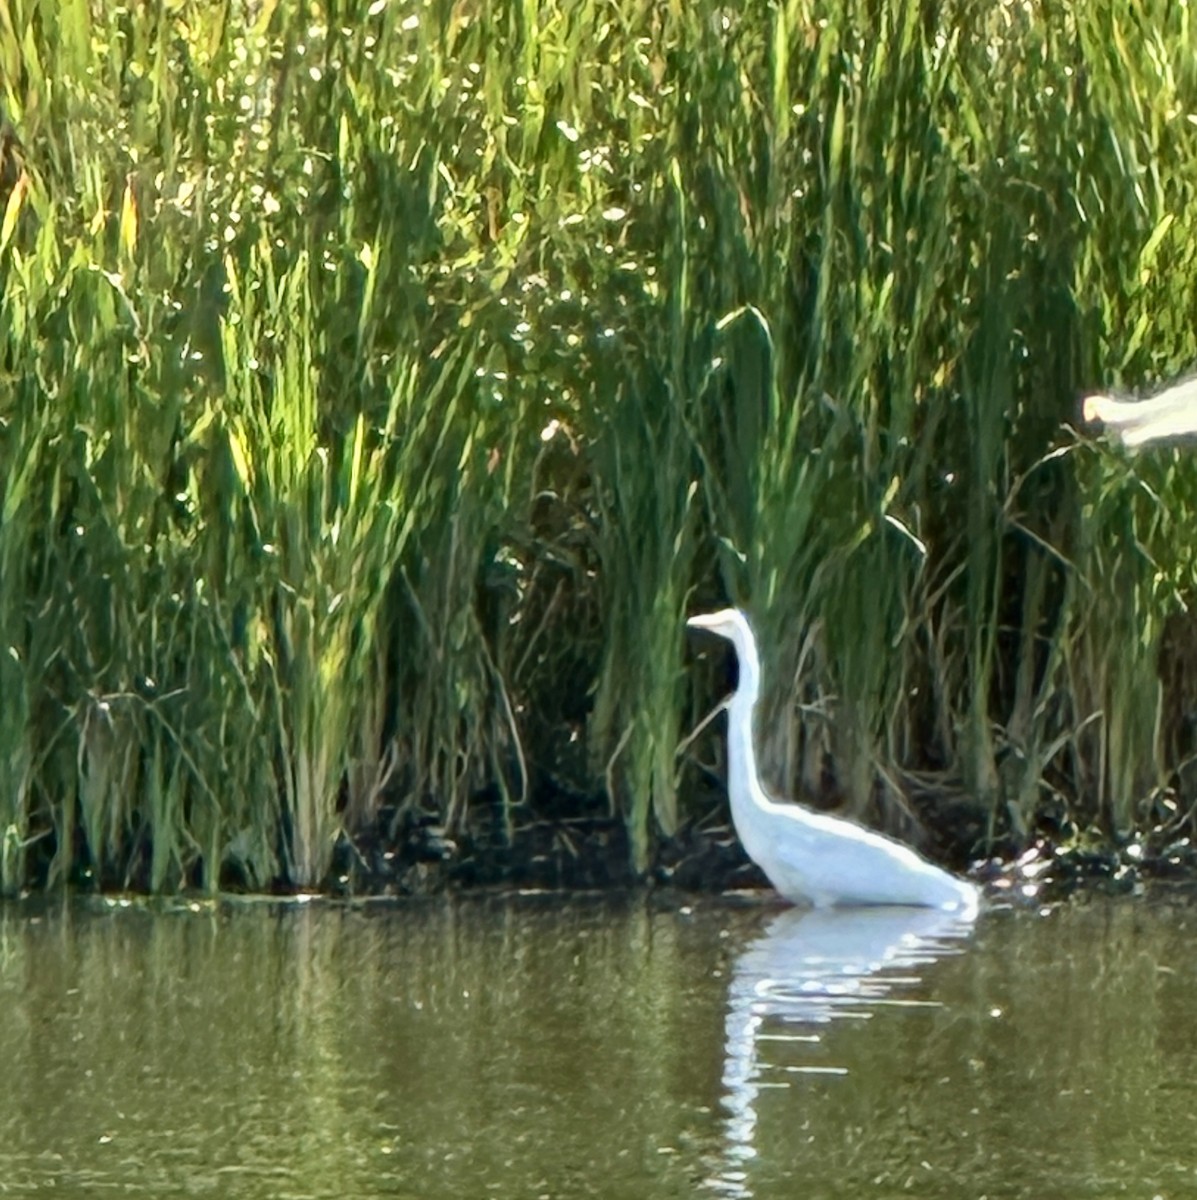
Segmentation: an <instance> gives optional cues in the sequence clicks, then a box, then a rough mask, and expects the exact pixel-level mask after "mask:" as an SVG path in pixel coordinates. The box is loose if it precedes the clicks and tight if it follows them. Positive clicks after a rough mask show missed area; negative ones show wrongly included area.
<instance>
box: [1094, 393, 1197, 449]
mask: <svg viewBox="0 0 1197 1200" xmlns="http://www.w3.org/2000/svg"><path fill="white" fill-rule="evenodd" d="M1081 415H1082V416H1083V417H1084V418H1085V420H1086V421H1100V422H1101V423H1102V424H1103V425H1105V426H1106V427H1107V428H1108V429H1111V430H1113V432H1114V433H1115V434H1116V435H1117V436H1118V438H1119V439H1120V440H1121V441H1122V444H1123V445H1124V446H1126V447H1127V448H1128V449H1131V450H1137V449H1139V448H1140V447H1142V446H1149V445H1151V444H1152V443H1153V442H1169V441H1174V440H1176V439H1177V438H1189V437H1192V436H1193V435H1194V434H1197V377H1193V378H1189V379H1182V380H1181V381H1180V382H1179V383H1175V384H1173V385H1172V386H1171V387H1169V388H1165V389H1164V390H1163V391H1162V392H1158V393H1157V394H1156V395H1154V396H1152V397H1150V398H1149V399H1147V400H1119V399H1117V398H1116V397H1114V396H1086V397H1085V402H1084V404H1083V405H1082V408H1081Z"/></svg>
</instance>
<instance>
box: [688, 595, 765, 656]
mask: <svg viewBox="0 0 1197 1200" xmlns="http://www.w3.org/2000/svg"><path fill="white" fill-rule="evenodd" d="M686 624H687V625H688V626H689V627H690V628H691V629H705V630H706V631H707V632H708V633H717V634H718V635H719V636H720V637H724V638H727V640H728V641H729V642H731V644H732V645H733V646H735V648H736V657H737V658H738V659H739V660H740V663H741V665H745V664H747V663H753V664H755V663H756V638H755V637H753V634H752V626H751V625H750V624H749V623H748V617H747V616H745V614H744V613H743V612H741V611H740V609H738V608H721V609H720V610H719V611H718V612H713V613H703V614H702V615H701V616H697V617H691V618H690V619H689V620H688V621H687V622H686Z"/></svg>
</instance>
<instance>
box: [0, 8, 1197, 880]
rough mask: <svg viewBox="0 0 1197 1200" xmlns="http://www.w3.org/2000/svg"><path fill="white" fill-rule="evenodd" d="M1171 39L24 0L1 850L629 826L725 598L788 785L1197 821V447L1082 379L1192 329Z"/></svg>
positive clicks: (957, 832) (638, 15)
mask: <svg viewBox="0 0 1197 1200" xmlns="http://www.w3.org/2000/svg"><path fill="white" fill-rule="evenodd" d="M1192 33H1193V31H1192V29H1191V28H1190V25H1189V14H1188V9H1187V8H1186V7H1185V6H1183V5H1176V4H1170V3H1165V2H1164V0H1149V2H1147V3H1144V4H1139V5H1135V6H1133V7H1131V8H1127V7H1126V6H1118V5H1115V4H1110V3H1095V4H1064V5H1056V6H1047V7H1043V6H1038V5H1032V4H998V5H993V4H974V3H965V2H963V0H960V2H957V3H949V4H947V5H940V6H936V7H928V6H926V5H916V4H912V3H902V2H900V0H880V2H877V3H863V2H856V0H823V2H815V0H786V2H785V3H781V2H777V3H772V4H768V5H757V6H739V7H734V6H733V7H719V6H716V5H697V6H695V5H685V6H683V5H681V4H672V3H670V4H666V3H659V2H657V0H651V2H649V0H614V2H611V3H590V2H583V3H578V4H565V3H529V2H525V3H522V4H515V3H511V4H508V3H501V4H495V5H479V4H472V3H467V2H464V0H457V2H453V3H451V2H449V0H432V2H430V3H427V4H415V3H405V2H401V0H396V2H394V3H384V2H383V0H377V2H375V3H368V2H367V0H341V2H338V3H331V2H330V3H325V4H319V3H297V4H277V3H274V2H272V0H225V2H223V3H215V4H213V3H209V2H208V0H179V2H177V3H173V4H169V5H167V4H163V5H132V6H126V7H119V6H113V5H108V4H100V3H95V2H89V0H69V2H64V3H56V4H48V3H42V2H38V0H5V2H3V3H0V82H2V85H3V97H2V101H3V106H4V110H5V112H6V114H7V116H8V118H9V120H10V121H11V127H9V126H6V127H5V130H4V135H3V138H2V139H0V140H2V144H3V151H4V159H3V163H2V164H0V212H2V214H3V215H2V218H0V289H2V292H3V297H2V302H0V355H2V369H0V649H2V650H3V653H0V888H2V889H3V890H4V891H9V892H11V891H15V890H19V889H21V888H23V887H27V886H30V885H35V884H36V885H42V884H48V885H54V884H58V883H60V882H63V881H71V880H80V879H86V878H91V879H94V880H98V881H101V882H103V883H105V884H110V885H117V886H120V885H134V886H141V887H149V888H153V889H173V888H178V887H183V886H203V887H208V888H213V887H217V886H220V885H224V884H233V885H242V886H248V887H255V888H256V887H266V886H269V885H272V884H278V883H284V884H291V885H294V886H305V887H307V886H314V885H319V884H321V883H324V882H327V880H328V876H329V871H330V866H331V864H332V863H333V861H334V852H335V850H336V847H337V846H338V844H339V845H340V846H341V847H342V850H341V852H340V853H341V861H342V863H348V864H349V865H350V867H352V865H353V864H354V863H356V862H358V861H359V860H361V861H364V857H365V850H364V849H363V847H364V846H365V845H366V844H367V843H370V844H375V843H377V844H379V845H382V846H384V847H387V846H389V847H394V846H396V845H398V844H399V843H400V842H401V841H402V840H403V838H404V837H405V836H407V831H409V830H410V829H412V828H413V827H414V826H416V825H418V824H419V823H420V821H433V822H435V824H436V826H437V828H438V830H443V832H444V836H445V837H448V838H458V839H460V838H462V837H464V836H467V835H469V836H472V837H474V838H475V839H479V840H488V841H490V842H492V843H496V844H499V845H502V844H503V843H504V841H505V840H507V839H510V838H511V837H512V836H513V833H514V831H516V830H518V829H519V828H520V827H521V826H523V825H526V824H527V823H528V822H530V821H532V820H534V819H536V818H538V817H546V818H554V819H565V818H569V817H571V816H593V815H599V816H601V815H603V814H605V813H607V812H611V813H616V814H619V815H620V816H621V817H622V820H623V822H624V824H625V826H626V830H627V833H628V841H629V846H630V851H629V853H630V855H631V857H632V859H633V862H634V865H635V866H636V868H638V869H644V868H645V867H647V866H648V865H649V864H650V863H651V861H652V859H653V854H654V848H655V847H656V846H657V845H658V844H659V842H660V839H662V838H666V839H667V838H669V837H671V836H672V835H674V834H675V833H676V832H677V831H678V830H679V828H681V827H683V826H686V825H692V824H694V823H695V822H700V821H704V820H708V819H709V818H710V817H711V815H712V813H711V810H710V803H709V792H708V791H704V790H703V789H701V788H700V787H698V786H697V785H698V783H699V782H700V780H701V777H702V772H700V771H699V770H698V769H697V763H698V762H699V761H700V760H701V761H705V762H709V761H710V758H711V755H712V754H713V753H714V743H704V744H703V745H702V746H701V747H699V748H697V749H690V750H687V751H686V752H684V753H682V754H680V755H679V753H678V750H677V748H678V745H679V743H680V742H681V741H682V739H683V737H684V735H685V733H686V731H687V729H688V728H689V727H690V725H691V724H692V723H693V721H694V720H696V719H697V717H698V716H699V715H700V714H701V712H702V710H703V707H704V706H705V705H707V704H709V702H710V701H711V700H712V699H713V697H714V689H715V687H716V683H717V680H716V679H715V677H713V676H712V675H711V673H710V672H704V671H702V670H699V669H697V668H695V666H694V665H693V663H692V662H691V660H690V655H691V653H692V652H691V651H689V650H687V648H686V645H685V641H684V638H683V618H684V615H685V613H686V612H687V611H688V610H689V609H692V608H693V607H695V606H706V605H714V604H718V603H723V602H724V601H726V600H728V599H731V600H733V601H735V602H738V603H744V604H746V605H748V606H749V607H750V608H751V609H752V610H753V611H754V613H755V614H756V616H757V620H758V624H759V626H760V631H761V633H762V635H763V637H764V640H765V644H766V646H767V647H768V654H767V660H768V687H769V696H770V699H769V703H768V717H769V719H768V721H767V722H766V725H765V728H764V730H763V732H764V734H765V739H766V762H767V763H768V764H769V766H770V771H771V774H772V776H773V778H774V781H775V782H777V783H778V784H779V785H781V784H784V785H786V786H788V787H790V788H794V789H803V790H805V792H806V793H807V794H809V795H810V796H811V797H812V799H815V800H817V801H818V802H820V803H823V802H827V803H830V802H832V801H838V802H840V803H841V804H842V805H843V806H844V807H845V808H846V809H847V810H848V811H852V812H856V813H858V814H864V815H866V816H868V818H869V819H871V820H874V821H877V822H879V823H882V824H887V825H889V826H891V827H894V826H898V827H903V828H905V829H906V831H907V832H911V831H912V829H913V826H912V824H911V818H912V817H913V818H916V823H917V825H918V826H920V827H921V829H922V832H923V835H924V837H925V838H926V839H927V840H929V841H930V842H931V843H932V844H933V845H935V846H938V847H939V848H940V849H946V850H950V851H951V852H952V853H954V854H955V855H956V856H958V857H961V856H964V855H967V854H975V853H981V852H984V851H985V850H986V849H987V848H988V847H992V846H1004V847H1007V848H1016V847H1018V846H1020V845H1021V844H1023V843H1025V842H1026V841H1027V840H1028V839H1030V838H1032V837H1034V836H1035V835H1036V834H1037V833H1038V832H1040V831H1043V830H1047V831H1049V832H1050V833H1051V834H1052V835H1053V836H1054V837H1056V838H1058V839H1060V840H1061V841H1064V842H1070V843H1075V844H1089V843H1098V844H1114V843H1116V842H1119V841H1125V840H1126V839H1128V838H1130V837H1132V836H1135V835H1137V834H1138V833H1142V832H1144V831H1146V830H1149V829H1155V828H1159V829H1164V830H1166V831H1168V834H1169V836H1171V835H1172V834H1176V835H1177V836H1180V835H1181V834H1183V833H1185V832H1187V829H1186V828H1185V827H1184V826H1183V820H1184V814H1185V812H1186V810H1187V809H1188V806H1189V805H1190V804H1191V803H1193V801H1194V800H1197V794H1195V784H1194V780H1193V777H1192V772H1191V770H1190V769H1187V767H1186V764H1187V763H1188V762H1189V760H1190V758H1191V756H1192V755H1193V752H1194V743H1195V731H1194V727H1193V722H1192V712H1193V704H1192V700H1191V699H1190V697H1191V695H1192V694H1193V693H1194V687H1195V685H1194V684H1193V683H1192V679H1193V675H1192V674H1191V673H1187V672H1186V671H1185V670H1184V669H1183V668H1184V664H1185V663H1186V662H1187V661H1190V660H1192V659H1195V658H1197V655H1195V653H1194V647H1195V646H1197V640H1195V637H1194V633H1195V630H1194V628H1193V624H1192V622H1191V620H1190V618H1189V616H1188V611H1189V605H1190V604H1191V603H1192V601H1193V599H1194V571H1193V557H1192V550H1191V547H1192V545H1193V536H1192V535H1193V524H1192V519H1191V517H1190V516H1189V512H1190V511H1191V503H1192V501H1193V498H1194V492H1195V490H1197V468H1195V467H1194V465H1193V464H1192V463H1191V462H1190V461H1189V460H1188V459H1187V458H1186V457H1185V456H1184V455H1182V454H1178V453H1176V452H1173V451H1162V452H1153V453H1151V454H1149V455H1144V456H1142V457H1140V458H1138V459H1136V460H1133V461H1132V460H1128V459H1127V458H1126V457H1125V456H1123V455H1121V454H1119V453H1115V452H1113V451H1111V450H1110V449H1108V448H1106V447H1104V446H1103V445H1102V444H1100V443H1096V442H1094V441H1092V440H1090V439H1089V438H1088V437H1086V436H1082V435H1080V434H1078V433H1077V432H1076V431H1075V430H1074V429H1073V428H1072V423H1073V422H1074V421H1075V418H1076V416H1077V413H1078V397H1079V396H1080V395H1081V394H1082V392H1083V391H1084V390H1085V389H1087V388H1092V387H1096V386H1099V385H1100V386H1102V387H1110V386H1113V387H1126V388H1132V387H1139V386H1142V385H1144V384H1147V383H1150V382H1151V381H1153V380H1155V379H1158V378H1161V377H1164V376H1167V375H1169V374H1171V373H1173V372H1175V371H1176V370H1178V369H1179V368H1181V367H1183V366H1184V365H1186V364H1188V363H1190V362H1192V361H1193V360H1194V359H1197V344H1195V342H1197V326H1195V325H1194V322H1193V320H1192V305H1191V295H1192V291H1193V287H1194V283H1195V282H1197V281H1195V278H1194V276H1195V275H1197V266H1195V260H1194V254H1193V251H1192V248H1193V246H1194V245H1197V236H1195V232H1197V231H1195V230H1194V228H1193V225H1194V221H1197V215H1195V214H1197V205H1194V204H1193V203H1191V201H1192V200H1193V190H1194V187H1195V186H1197V184H1195V182H1194V181H1197V60H1195V59H1194V58H1193V55H1192V50H1191V46H1192ZM700 796H703V797H707V798H706V799H703V800H701V801H699V799H698V797H700ZM438 836H440V835H439V834H438Z"/></svg>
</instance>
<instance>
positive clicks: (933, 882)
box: [687, 608, 979, 911]
mask: <svg viewBox="0 0 1197 1200" xmlns="http://www.w3.org/2000/svg"><path fill="white" fill-rule="evenodd" d="M687 624H688V625H689V626H690V627H691V628H692V629H704V630H706V631H707V632H708V633H715V634H718V635H719V636H720V637H723V638H726V639H727V640H728V641H729V642H731V644H732V645H733V646H734V647H735V649H736V656H737V658H738V659H739V666H740V682H739V685H738V686H737V688H736V690H735V692H733V693H732V696H731V699H730V700H729V701H728V703H727V722H728V724H727V790H728V795H729V797H730V799H731V812H732V821H733V823H734V824H735V827H736V833H737V834H738V835H739V838H740V841H741V842H742V843H743V846H744V849H745V850H746V851H747V852H748V857H749V858H751V859H752V861H753V862H754V863H756V864H757V866H758V867H760V868H761V870H762V871H764V872H765V874H766V875H767V876H768V878H769V882H770V883H772V884H773V886H774V887H775V888H776V889H777V890H778V891H779V892H780V893H781V894H782V895H783V896H784V897H785V898H786V899H787V900H789V901H791V902H792V903H794V904H807V905H812V906H813V907H815V908H829V907H832V906H836V905H841V906H849V905H860V906H863V905H873V904H906V905H912V906H917V907H920V908H943V909H954V910H957V911H973V910H975V909H976V907H977V902H978V896H979V893H978V889H977V887H976V886H975V885H974V884H972V883H970V882H968V881H967V880H965V879H959V878H957V877H956V876H955V875H952V874H951V873H950V872H948V871H945V870H943V869H942V868H941V867H937V866H936V865H935V864H934V863H930V862H928V861H927V860H926V859H925V858H923V857H921V856H920V855H919V854H918V853H916V852H915V851H914V850H912V849H911V848H910V847H909V846H906V845H903V844H902V843H901V842H897V841H894V839H893V838H889V837H886V836H885V835H884V834H881V833H877V832H876V831H874V830H871V829H865V828H864V827H863V826H861V825H857V824H856V823H855V822H854V821H849V820H845V819H844V818H843V817H834V816H831V815H830V814H828V813H819V812H815V811H813V810H812V809H809V808H805V807H803V806H802V805H800V804H796V803H781V802H779V801H777V800H774V799H773V798H772V797H770V796H769V795H768V793H767V792H766V791H765V789H764V786H763V785H762V784H761V780H760V776H759V774H758V773H757V766H756V744H755V742H754V737H753V735H754V729H753V718H754V715H755V710H756V703H757V697H758V696H759V694H760V686H761V668H760V660H759V658H758V657H757V650H756V638H755V637H754V635H753V632H752V626H751V625H750V624H749V622H748V618H747V617H746V616H745V615H744V613H742V612H741V611H740V610H739V609H738V608H725V609H722V610H721V611H720V612H715V613H708V614H705V615H703V616H698V617H691V618H690V620H689V621H688V622H687Z"/></svg>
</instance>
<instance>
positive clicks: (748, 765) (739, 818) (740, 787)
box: [727, 639, 769, 842]
mask: <svg viewBox="0 0 1197 1200" xmlns="http://www.w3.org/2000/svg"><path fill="white" fill-rule="evenodd" d="M736 657H737V658H738V659H739V666H740V682H739V685H738V686H737V688H736V690H735V691H734V692H733V693H732V698H731V700H730V701H729V702H728V705H727V774H728V784H729V786H728V792H729V795H730V798H731V806H732V818H733V820H734V821H735V823H736V828H737V830H738V831H739V833H740V838H741V840H742V841H745V842H748V841H750V840H752V835H751V832H750V829H751V827H752V826H753V824H754V821H753V817H754V816H755V815H757V814H759V813H760V811H761V809H762V807H763V806H766V805H768V803H769V801H768V800H767V798H766V797H765V795H764V792H763V791H762V790H761V789H760V787H759V784H758V781H759V780H760V773H759V772H758V771H757V765H756V737H755V732H756V730H755V727H754V716H755V712H756V703H757V700H758V698H759V697H760V692H761V664H760V660H759V659H758V658H757V653H756V647H755V646H754V645H753V644H752V641H751V639H748V640H747V641H746V642H744V643H741V642H740V640H739V639H737V640H736ZM754 784H757V785H758V786H757V787H756V790H755V794H754Z"/></svg>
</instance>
